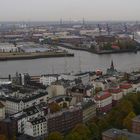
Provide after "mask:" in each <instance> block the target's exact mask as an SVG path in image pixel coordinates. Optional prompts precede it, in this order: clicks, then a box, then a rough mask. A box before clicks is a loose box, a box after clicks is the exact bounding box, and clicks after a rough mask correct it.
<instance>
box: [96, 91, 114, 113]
mask: <svg viewBox="0 0 140 140" xmlns="http://www.w3.org/2000/svg"><path fill="white" fill-rule="evenodd" d="M94 99H95V102H96V104H97V110H99V111H101V112H108V111H109V110H111V108H112V95H111V93H109V92H108V91H101V92H99V93H98V94H97V95H96V96H95V97H94Z"/></svg>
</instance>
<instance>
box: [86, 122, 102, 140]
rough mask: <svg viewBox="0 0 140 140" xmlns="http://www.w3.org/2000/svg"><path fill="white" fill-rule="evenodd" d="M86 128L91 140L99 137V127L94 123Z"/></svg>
mask: <svg viewBox="0 0 140 140" xmlns="http://www.w3.org/2000/svg"><path fill="white" fill-rule="evenodd" d="M88 128H89V130H90V132H91V137H92V139H96V140H98V139H99V137H100V131H99V127H98V126H97V125H96V124H95V123H93V122H92V123H89V124H88Z"/></svg>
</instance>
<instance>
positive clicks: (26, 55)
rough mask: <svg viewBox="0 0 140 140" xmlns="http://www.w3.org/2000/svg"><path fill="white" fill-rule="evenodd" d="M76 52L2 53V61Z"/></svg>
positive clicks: (61, 55) (68, 54) (66, 55)
mask: <svg viewBox="0 0 140 140" xmlns="http://www.w3.org/2000/svg"><path fill="white" fill-rule="evenodd" d="M73 56H74V54H72V53H68V52H35V53H18V52H17V53H16V52H15V53H3V52H1V53H0V61H7V60H26V59H38V58H51V57H73Z"/></svg>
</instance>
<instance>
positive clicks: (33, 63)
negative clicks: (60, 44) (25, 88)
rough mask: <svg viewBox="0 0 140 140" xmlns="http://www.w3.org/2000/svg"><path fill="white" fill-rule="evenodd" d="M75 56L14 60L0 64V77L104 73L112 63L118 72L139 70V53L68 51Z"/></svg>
mask: <svg viewBox="0 0 140 140" xmlns="http://www.w3.org/2000/svg"><path fill="white" fill-rule="evenodd" d="M69 52H72V53H74V54H75V56H74V57H67V58H63V57H62V58H41V59H34V60H16V61H1V62H0V77H5V76H8V74H12V75H13V74H15V73H16V72H20V73H29V74H31V75H39V74H50V73H68V72H73V73H77V72H79V71H83V72H84V71H93V70H96V69H101V70H103V71H105V70H106V69H107V68H108V67H109V66H110V63H111V60H113V61H114V65H115V68H116V69H117V70H119V71H133V70H136V69H138V68H140V52H138V53H137V54H135V53H122V54H105V55H96V54H93V53H89V52H85V51H76V50H69Z"/></svg>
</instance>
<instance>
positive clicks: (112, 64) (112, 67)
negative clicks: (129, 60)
mask: <svg viewBox="0 0 140 140" xmlns="http://www.w3.org/2000/svg"><path fill="white" fill-rule="evenodd" d="M110 68H111V69H114V63H113V60H112V61H111V67H110Z"/></svg>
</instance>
